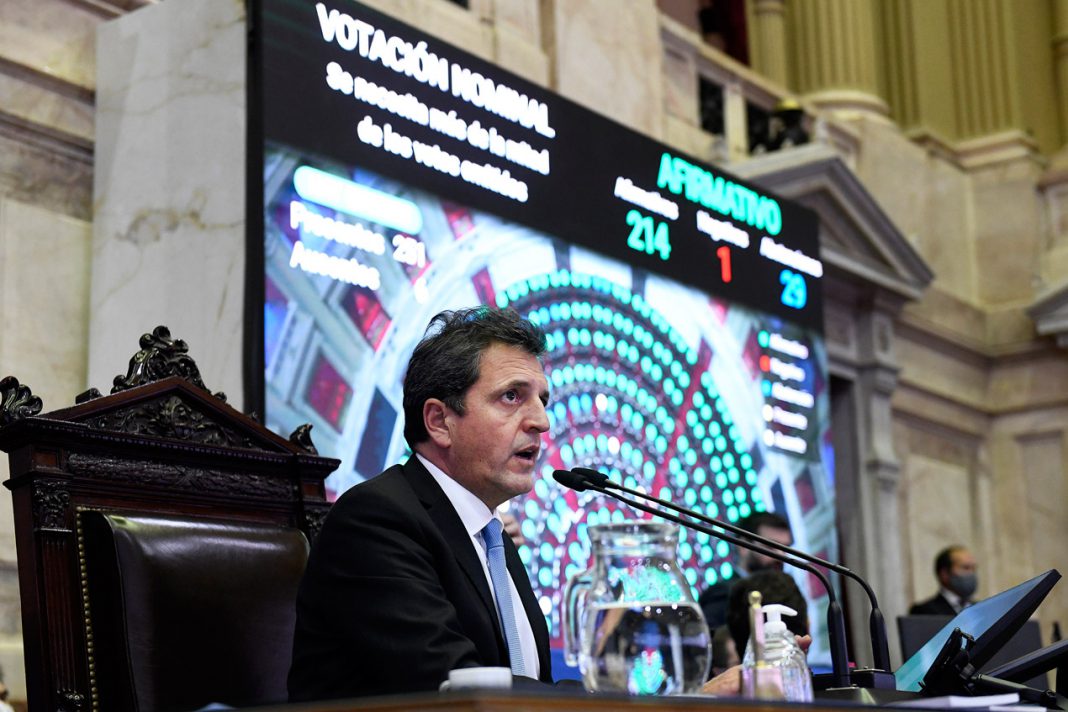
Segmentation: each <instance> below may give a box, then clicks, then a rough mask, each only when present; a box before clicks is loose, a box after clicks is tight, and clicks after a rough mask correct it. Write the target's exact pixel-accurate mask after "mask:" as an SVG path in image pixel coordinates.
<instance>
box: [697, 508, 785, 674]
mask: <svg viewBox="0 0 1068 712" xmlns="http://www.w3.org/2000/svg"><path fill="white" fill-rule="evenodd" d="M738 526H739V527H741V528H742V529H744V530H745V531H747V532H749V533H751V534H756V535H757V536H762V537H764V538H766V539H771V540H772V541H776V542H778V543H780V544H785V545H786V546H792V545H793V543H794V537H793V534H791V533H790V522H788V521H787V520H786V517H783V516H781V515H779V514H776V513H775V512H753V513H752V514H750V515H749V516H748V517H744V518H743V519H740V520H738ZM739 549H740V551H739V552H738V566H737V569H736V574H737V575H736V576H734V577H732V578H730V579H727V580H726V581H717V582H716V583H715V584H713V585H712V586H709V587H708V588H706V589H705V590H704V591H703V592H702V593H701V597H700V598H699V599H698V602H699V603H700V604H701V611H702V612H703V613H704V614H705V622H707V623H708V628H709V630H713V631H714V630H715V629H716V628H718V627H719V626H721V625H724V624H726V622H727V611H728V609H729V607H730V606H729V605H728V602H729V600H730V592H731V587H732V586H733V585H734V584H735V583H736V582H737V581H738V580H740V579H743V578H745V577H746V576H748V575H750V574H754V573H757V572H758V571H782V567H783V563H782V562H781V561H779V560H778V559H773V558H771V557H770V556H765V555H764V554H761V553H759V552H756V551H750V550H748V549H743V548H741V547H739ZM743 652H744V651H742V650H739V651H738V655H739V657H740V656H741V654H742V653H743Z"/></svg>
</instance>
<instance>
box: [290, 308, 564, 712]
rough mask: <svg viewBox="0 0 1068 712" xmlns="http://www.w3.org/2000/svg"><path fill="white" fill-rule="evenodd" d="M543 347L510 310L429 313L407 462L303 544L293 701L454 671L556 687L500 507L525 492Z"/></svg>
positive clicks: (540, 428) (415, 361) (537, 420)
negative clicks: (509, 674)
mask: <svg viewBox="0 0 1068 712" xmlns="http://www.w3.org/2000/svg"><path fill="white" fill-rule="evenodd" d="M544 349H545V336H544V334H543V333H542V332H541V330H540V329H538V328H537V327H536V326H534V325H532V324H531V323H530V322H528V321H526V320H525V319H522V318H521V317H519V316H518V315H517V314H516V313H515V312H513V311H509V310H505V311H499V310H496V309H490V308H486V307H480V308H476V309H470V310H464V311H458V312H443V313H442V314H439V315H437V316H436V317H435V318H434V319H433V320H432V321H431V325H430V328H429V329H428V331H427V335H426V336H424V338H423V340H422V341H421V342H420V343H419V344H418V345H417V346H416V348H415V352H414V353H413V355H412V358H411V361H410V362H409V365H408V372H407V375H406V377H405V381H404V416H405V429H404V435H405V438H406V439H407V440H408V443H409V445H411V447H412V450H413V451H414V455H413V456H412V457H411V458H410V459H409V460H408V461H407V462H406V463H405V464H404V465H396V466H394V467H391V468H389V469H388V470H386V471H385V472H384V473H382V474H381V475H379V476H378V477H375V478H373V479H371V480H369V481H367V482H364V483H361V484H359V485H357V486H355V487H353V488H352V489H350V490H349V491H348V492H346V493H345V494H344V495H343V496H342V497H341V498H340V499H338V501H337V502H336V503H335V504H334V506H333V507H332V508H331V511H330V514H329V515H328V516H327V518H326V521H325V522H324V524H323V528H322V531H321V533H320V534H319V537H318V539H317V541H316V543H315V546H314V547H313V549H312V552H311V556H310V558H309V560H308V567H307V570H306V572H305V575H304V579H303V581H302V583H301V587H300V592H299V594H298V599H297V624H296V631H295V636H294V642H293V664H292V668H291V670H290V674H289V693H290V699H291V700H294V701H296V700H313V699H326V698H338V697H356V696H363V695H378V694H393V693H402V692H415V691H420V690H436V689H437V687H438V685H439V684H440V683H441V682H442V681H443V680H445V679H446V677H447V676H448V673H449V671H450V670H452V669H455V668H460V667H475V666H505V667H511V668H512V671H513V675H514V676H515V677H516V679H517V680H520V681H522V680H524V679H527V678H529V679H532V680H541V681H543V682H548V681H551V679H552V675H551V670H550V663H549V635H548V630H547V628H546V625H545V619H544V616H543V614H542V612H541V610H540V608H539V606H538V603H537V601H536V599H535V598H534V593H533V591H532V590H531V587H530V582H529V580H528V579H527V575H526V571H525V569H524V567H523V564H522V562H521V561H520V559H519V556H518V554H517V552H516V549H515V547H514V545H513V544H512V542H511V541H510V540H509V538H508V537H507V536H502V535H501V530H500V518H499V515H498V514H497V513H496V509H497V506H498V505H500V504H502V503H504V502H506V501H508V500H509V499H511V498H512V497H515V496H517V495H520V494H523V493H525V492H527V491H529V490H530V489H531V487H532V486H533V473H534V464H535V462H536V460H537V457H538V453H539V450H540V447H541V435H542V433H544V432H545V431H546V430H548V428H549V422H548V418H547V415H546V412H545V404H546V402H547V400H548V396H549V389H548V383H547V381H546V378H545V374H544V371H543V369H542V365H541V362H540V361H539V357H540V356H541V354H542V353H543V351H544ZM505 569H506V570H507V573H505Z"/></svg>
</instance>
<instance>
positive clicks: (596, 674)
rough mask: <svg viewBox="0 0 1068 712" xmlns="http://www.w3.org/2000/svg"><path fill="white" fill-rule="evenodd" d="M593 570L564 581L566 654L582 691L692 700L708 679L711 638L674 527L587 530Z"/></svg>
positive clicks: (625, 525) (636, 524)
mask: <svg viewBox="0 0 1068 712" xmlns="http://www.w3.org/2000/svg"><path fill="white" fill-rule="evenodd" d="M588 531H589V536H590V542H591V544H592V563H591V565H590V568H589V569H587V570H586V571H584V572H582V573H580V574H578V575H576V576H575V577H573V578H572V579H571V581H569V582H568V585H567V589H566V591H565V596H564V618H565V621H564V634H565V645H566V650H565V653H566V655H567V657H568V658H569V659H571V660H573V659H576V658H577V660H578V664H579V669H580V670H581V671H582V680H583V683H584V684H585V686H586V689H587V690H590V691H608V692H623V693H629V694H632V695H673V694H683V693H692V692H696V691H697V690H699V689H700V687H701V685H702V684H703V683H704V682H705V680H707V679H708V670H709V666H710V665H711V663H712V655H711V636H710V635H709V632H708V625H707V624H706V623H705V618H704V615H703V614H702V613H701V608H700V606H698V605H697V602H696V601H695V600H694V598H693V593H692V591H691V589H690V585H689V583H687V581H686V578H685V577H684V576H683V575H682V571H681V570H680V569H679V565H678V559H677V558H676V548H677V546H678V541H679V531H678V527H677V526H675V525H674V524H668V523H664V522H651V521H629V522H619V523H614V524H597V525H593V526H591V527H589V529H588Z"/></svg>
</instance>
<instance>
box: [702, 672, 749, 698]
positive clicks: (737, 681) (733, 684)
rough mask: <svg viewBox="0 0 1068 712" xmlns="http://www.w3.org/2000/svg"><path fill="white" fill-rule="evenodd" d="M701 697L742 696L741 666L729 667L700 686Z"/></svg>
mask: <svg viewBox="0 0 1068 712" xmlns="http://www.w3.org/2000/svg"><path fill="white" fill-rule="evenodd" d="M701 694H702V695H714V696H716V697H737V696H738V695H740V694H742V666H741V665H735V666H734V667H729V668H727V669H726V670H724V671H723V672H721V673H720V674H719V675H716V676H715V677H714V678H712V679H711V680H709V681H708V682H706V683H705V684H704V685H702V686H701Z"/></svg>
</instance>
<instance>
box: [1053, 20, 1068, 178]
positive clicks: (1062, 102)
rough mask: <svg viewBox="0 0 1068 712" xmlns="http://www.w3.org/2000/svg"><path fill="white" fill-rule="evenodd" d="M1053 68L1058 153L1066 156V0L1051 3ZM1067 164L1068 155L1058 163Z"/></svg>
mask: <svg viewBox="0 0 1068 712" xmlns="http://www.w3.org/2000/svg"><path fill="white" fill-rule="evenodd" d="M1053 66H1054V69H1055V70H1056V72H1057V108H1058V110H1059V116H1060V130H1061V145H1062V146H1064V147H1065V148H1062V149H1061V151H1060V153H1061V154H1062V155H1063V154H1068V150H1066V148H1068V0H1054V2H1053ZM1060 162H1061V163H1062V164H1068V155H1063V158H1062V159H1061V161H1060Z"/></svg>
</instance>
